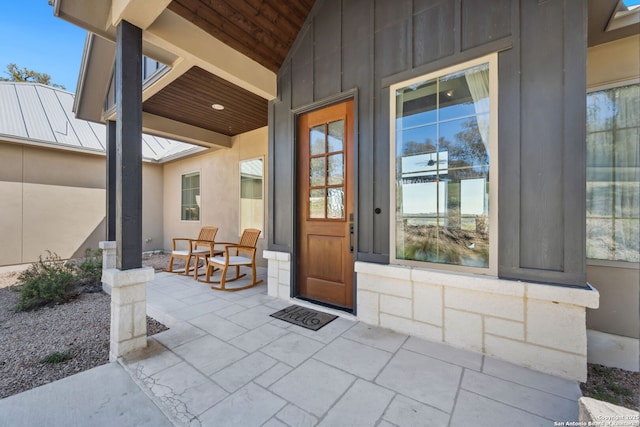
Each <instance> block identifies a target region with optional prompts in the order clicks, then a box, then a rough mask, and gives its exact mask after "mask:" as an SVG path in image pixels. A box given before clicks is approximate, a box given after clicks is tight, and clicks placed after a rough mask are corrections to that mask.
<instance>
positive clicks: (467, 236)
mask: <svg viewBox="0 0 640 427" xmlns="http://www.w3.org/2000/svg"><path fill="white" fill-rule="evenodd" d="M489 68H490V67H489V63H488V62H487V63H481V64H479V65H474V66H470V67H468V68H464V66H461V67H458V69H459V70H460V71H456V72H452V73H449V74H445V75H440V76H437V77H434V78H429V79H424V80H418V81H416V80H413V81H412V82H410V84H400V85H395V86H392V92H391V93H392V96H394V97H395V112H394V113H395V114H394V117H393V118H392V120H393V122H392V129H394V135H392V139H395V141H394V144H393V145H394V147H395V165H394V167H393V169H395V170H394V171H393V172H392V173H394V182H395V224H394V226H395V248H394V249H395V260H396V261H399V262H401V263H402V262H403V261H409V262H429V263H439V264H450V265H458V266H466V267H475V268H488V267H489V253H490V250H489V249H490V241H489V234H490V233H489V231H490V230H489V218H490V217H489V215H490V212H489V193H490V184H491V182H490V178H491V174H490V167H489V163H490V132H491V131H493V130H492V129H490V121H491V120H490V119H491V117H490V108H489V107H490V102H491V90H492V89H493V88H491V87H490V74H489V72H490V70H489ZM393 137H395V138H393Z"/></svg>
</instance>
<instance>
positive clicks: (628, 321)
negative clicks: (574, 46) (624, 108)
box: [587, 35, 640, 338]
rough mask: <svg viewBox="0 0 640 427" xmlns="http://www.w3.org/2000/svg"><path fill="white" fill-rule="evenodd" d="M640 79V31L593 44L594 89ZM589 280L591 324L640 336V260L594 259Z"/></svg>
mask: <svg viewBox="0 0 640 427" xmlns="http://www.w3.org/2000/svg"><path fill="white" fill-rule="evenodd" d="M638 79H640V35H636V36H633V37H627V38H624V39H622V40H618V41H615V42H611V43H605V44H602V45H599V46H595V47H592V48H589V50H588V67H587V82H588V86H589V88H591V89H594V88H602V87H608V86H615V85H616V84H623V83H626V82H630V81H634V80H635V81H638ZM587 280H588V282H589V283H590V284H591V285H593V286H594V287H595V288H597V289H598V291H600V308H599V309H597V310H587V327H588V328H589V329H593V330H596V331H601V332H606V333H609V334H614V335H621V336H625V337H630V338H640V314H639V313H640V268H639V265H638V264H637V263H625V262H602V263H600V262H598V263H596V262H593V263H589V264H588V265H587Z"/></svg>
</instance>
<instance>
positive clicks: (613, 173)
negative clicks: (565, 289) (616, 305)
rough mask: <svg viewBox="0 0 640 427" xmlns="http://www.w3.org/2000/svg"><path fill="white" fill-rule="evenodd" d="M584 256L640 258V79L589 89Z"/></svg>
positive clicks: (602, 258) (627, 259) (613, 259)
mask: <svg viewBox="0 0 640 427" xmlns="http://www.w3.org/2000/svg"><path fill="white" fill-rule="evenodd" d="M587 258H590V259H597V260H611V261H630V262H639V261H640V84H633V85H627V86H621V87H616V88H612V89H607V90H600V91H597V92H591V93H589V94H588V95H587Z"/></svg>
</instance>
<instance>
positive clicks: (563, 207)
mask: <svg viewBox="0 0 640 427" xmlns="http://www.w3.org/2000/svg"><path fill="white" fill-rule="evenodd" d="M340 12H341V14H342V16H332V15H340ZM585 22H586V5H585V4H583V2H581V1H579V0H564V1H555V2H542V3H540V4H539V3H538V2H527V1H518V0H491V1H487V2H482V4H481V5H480V2H472V1H463V0H449V1H447V0H441V1H438V0H414V1H410V0H404V1H401V2H398V1H387V0H385V1H376V2H367V1H356V2H346V1H340V0H323V1H322V0H321V1H318V2H316V5H315V6H314V8H313V10H312V13H311V15H310V16H309V17H308V19H307V22H306V23H305V26H304V27H303V29H302V31H301V32H300V35H299V37H298V40H297V41H296V43H294V46H293V48H292V49H291V51H290V53H289V56H288V58H287V60H286V61H285V66H283V68H282V69H281V71H280V73H279V84H280V85H284V86H285V87H281V88H279V90H280V91H281V94H284V93H288V91H290V93H291V100H287V99H285V98H284V97H282V99H281V101H280V102H279V103H274V104H272V106H271V109H272V114H273V122H274V128H275V131H274V133H273V135H272V139H271V141H270V144H271V145H272V151H271V152H272V153H273V155H274V158H273V168H274V169H273V170H274V172H273V173H274V179H275V182H274V184H273V185H274V186H275V195H274V196H275V197H274V201H273V203H272V208H271V210H270V215H272V216H273V217H274V219H273V222H274V230H273V236H272V239H271V240H270V247H271V248H272V249H273V250H281V251H288V252H291V253H293V245H294V239H295V230H294V223H295V211H296V209H295V205H294V204H293V203H294V200H292V197H291V194H293V190H294V188H293V186H292V180H291V177H292V176H295V175H294V173H295V169H294V164H293V162H294V159H295V154H294V151H293V149H294V145H293V144H294V142H293V141H294V139H295V133H294V132H295V121H294V120H295V110H297V109H300V108H301V107H309V106H312V105H313V103H315V102H319V101H321V100H323V99H327V98H328V97H331V96H332V95H337V94H339V93H344V92H345V91H349V90H352V89H356V90H357V97H358V99H357V104H356V105H357V108H358V110H357V124H358V129H356V140H357V144H358V152H357V159H356V162H357V165H358V172H359V173H358V183H357V186H358V200H357V213H358V221H357V224H356V227H357V236H358V254H357V259H358V260H361V261H368V262H377V263H388V260H389V250H390V246H389V227H390V218H391V215H392V212H389V191H390V188H389V184H390V182H389V181H390V180H389V155H390V153H389V131H388V127H389V101H388V100H389V89H388V86H389V85H390V84H393V83H397V82H400V81H403V80H406V79H409V78H412V77H416V76H419V75H422V74H425V73H428V72H432V71H437V70H438V69H441V68H444V67H447V66H451V65H455V64H458V63H461V62H464V61H467V60H470V59H473V58H475V57H479V56H483V55H486V54H489V53H491V52H496V51H499V52H500V55H499V61H498V63H499V65H498V66H499V79H500V84H499V128H498V130H497V131H498V133H499V147H500V150H499V180H500V196H499V197H500V200H499V212H498V213H499V220H498V223H499V228H500V230H499V236H500V237H499V239H500V241H499V242H496V244H498V247H499V262H498V264H499V267H498V273H499V276H501V277H508V278H513V279H524V280H533V281H541V282H551V283H556V284H568V285H581V286H584V284H585V283H586V282H585V272H584V265H583V264H584V263H583V262H581V261H580V260H583V259H584V230H583V229H584V227H583V224H582V222H583V219H582V218H584V199H582V202H581V201H580V197H581V196H582V194H580V192H579V191H578V194H573V192H575V191H577V190H576V189H577V188H578V187H580V186H582V187H584V174H585V171H584V165H582V164H579V163H578V162H574V159H572V158H571V157H572V156H579V155H580V154H579V153H578V152H577V151H576V150H577V149H578V146H577V141H578V140H579V139H580V138H582V139H584V138H583V136H584V130H583V129H582V130H580V129H579V128H580V126H582V127H584V126H583V123H584V120H581V118H582V119H584V117H583V116H584V111H583V108H584V89H585V88H584V79H582V80H581V79H580V77H581V76H583V75H584V67H585V64H586V52H585V49H586V36H585V34H584V33H583V32H581V31H580V28H584V26H585ZM580 24H582V27H580ZM337 25H339V27H338V26H337ZM521 25H522V28H521ZM576 25H578V31H577V32H576ZM334 33H335V34H334ZM329 34H331V36H329ZM340 35H342V37H341V38H340ZM336 40H340V42H339V43H336ZM336 45H339V46H341V55H332V54H331V52H334V47H335V46H336ZM327 60H329V61H331V62H332V64H327V63H324V62H325V61H327ZM318 62H323V63H321V64H320V63H318ZM288 64H290V65H288ZM288 66H290V67H291V73H290V76H289V75H287V72H288ZM569 70H571V72H572V73H573V74H574V75H577V76H578V78H577V79H576V81H575V82H572V83H571V84H569V85H567V84H566V81H567V80H569V79H571V78H572V76H569V75H568V72H569ZM569 111H572V113H567V112H569ZM567 114H568V115H567ZM581 123H582V124H581ZM278 194H280V196H279V195H278ZM376 208H379V209H380V213H379V214H376V213H375V209H376Z"/></svg>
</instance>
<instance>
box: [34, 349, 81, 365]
mask: <svg viewBox="0 0 640 427" xmlns="http://www.w3.org/2000/svg"><path fill="white" fill-rule="evenodd" d="M74 355H75V354H74V352H73V350H67V351H54V352H53V353H51V354H48V355H47V356H45V357H43V358H42V359H40V363H63V362H66V361H67V360H71V359H73V356H74Z"/></svg>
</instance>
